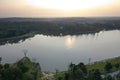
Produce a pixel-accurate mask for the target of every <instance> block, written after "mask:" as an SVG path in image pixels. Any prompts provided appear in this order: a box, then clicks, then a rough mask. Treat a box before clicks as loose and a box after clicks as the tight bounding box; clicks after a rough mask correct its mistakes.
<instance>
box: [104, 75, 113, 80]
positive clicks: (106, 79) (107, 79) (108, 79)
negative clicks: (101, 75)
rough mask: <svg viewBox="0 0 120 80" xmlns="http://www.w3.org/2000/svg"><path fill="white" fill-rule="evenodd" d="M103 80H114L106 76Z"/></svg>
mask: <svg viewBox="0 0 120 80" xmlns="http://www.w3.org/2000/svg"><path fill="white" fill-rule="evenodd" d="M105 80H114V78H113V77H112V76H111V75H108V76H106V77H105Z"/></svg>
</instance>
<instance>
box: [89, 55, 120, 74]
mask: <svg viewBox="0 0 120 80" xmlns="http://www.w3.org/2000/svg"><path fill="white" fill-rule="evenodd" d="M107 62H110V63H111V64H112V65H113V68H112V71H117V69H116V68H115V67H114V65H115V64H117V63H119V64H120V57H115V58H111V59H106V60H103V61H98V62H94V63H93V64H91V65H87V69H88V71H90V70H93V69H99V70H100V71H101V72H102V73H106V72H105V70H104V67H105V64H106V63H107Z"/></svg>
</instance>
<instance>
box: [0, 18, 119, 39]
mask: <svg viewBox="0 0 120 80" xmlns="http://www.w3.org/2000/svg"><path fill="white" fill-rule="evenodd" d="M112 29H120V19H112V18H111V19H110V20H109V19H107V20H106V19H104V18H103V19H100V20H99V19H98V20H97V19H94V18H92V19H91V18H83V19H82V18H66V19H64V18H61V19H59V18H58V19H49V20H48V19H39V18H35V19H34V18H33V19H29V18H28V19H26V18H25V19H24V18H6V19H0V38H8V37H15V36H21V35H24V34H27V33H31V32H37V33H40V34H44V35H54V36H60V35H61V34H62V35H63V36H64V35H79V34H82V33H85V34H86V33H95V32H98V31H101V30H112Z"/></svg>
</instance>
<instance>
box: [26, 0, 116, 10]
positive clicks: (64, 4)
mask: <svg viewBox="0 0 120 80" xmlns="http://www.w3.org/2000/svg"><path fill="white" fill-rule="evenodd" d="M26 1H27V3H28V4H29V5H32V6H37V7H42V8H49V9H57V10H58V9H59V10H82V9H89V8H94V7H99V6H104V5H108V4H111V3H113V1H114V0H26Z"/></svg>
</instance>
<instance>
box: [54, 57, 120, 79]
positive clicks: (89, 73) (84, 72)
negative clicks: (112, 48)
mask: <svg viewBox="0 0 120 80" xmlns="http://www.w3.org/2000/svg"><path fill="white" fill-rule="evenodd" d="M119 70H120V57H116V58H113V59H107V60H104V61H99V62H95V63H93V64H89V65H84V63H79V64H78V65H75V64H73V63H71V64H70V65H69V69H68V71H64V72H57V73H56V74H55V75H54V77H55V78H54V80H120V72H119V73H118V71H119ZM115 73H116V75H113V74H115ZM102 75H104V76H102Z"/></svg>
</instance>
